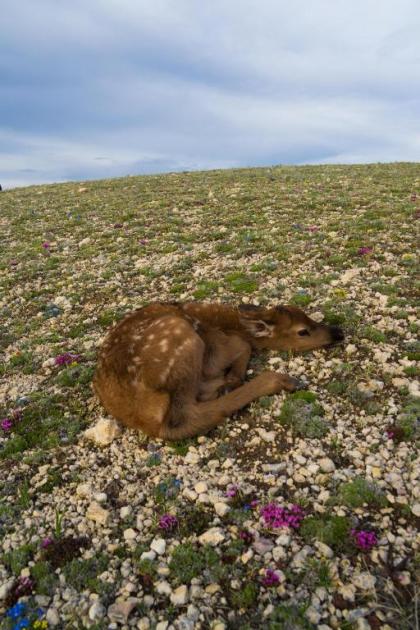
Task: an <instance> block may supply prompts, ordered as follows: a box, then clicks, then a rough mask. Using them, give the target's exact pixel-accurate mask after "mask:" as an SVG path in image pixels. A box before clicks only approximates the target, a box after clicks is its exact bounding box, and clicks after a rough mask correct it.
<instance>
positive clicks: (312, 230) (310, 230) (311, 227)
mask: <svg viewBox="0 0 420 630" xmlns="http://www.w3.org/2000/svg"><path fill="white" fill-rule="evenodd" d="M318 230H319V227H318V226H317V225H310V226H309V227H308V231H309V232H318Z"/></svg>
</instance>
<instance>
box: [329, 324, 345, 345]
mask: <svg viewBox="0 0 420 630" xmlns="http://www.w3.org/2000/svg"><path fill="white" fill-rule="evenodd" d="M330 332H331V337H332V338H333V341H334V342H338V341H343V340H344V332H343V331H342V330H341V328H339V327H338V326H331V328H330Z"/></svg>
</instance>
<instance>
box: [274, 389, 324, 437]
mask: <svg viewBox="0 0 420 630" xmlns="http://www.w3.org/2000/svg"><path fill="white" fill-rule="evenodd" d="M323 413H324V410H323V408H322V407H321V405H320V404H319V403H317V402H316V396H315V394H313V393H312V392H295V393H294V394H292V396H290V397H289V398H288V399H287V400H286V402H285V403H284V404H283V407H282V409H281V412H280V415H279V416H278V420H279V422H280V424H281V425H282V426H284V427H289V428H290V429H292V431H293V433H294V434H295V435H298V436H300V437H307V438H321V437H324V435H326V434H327V433H328V431H329V426H328V424H327V423H326V422H325V420H323V418H322V415H323Z"/></svg>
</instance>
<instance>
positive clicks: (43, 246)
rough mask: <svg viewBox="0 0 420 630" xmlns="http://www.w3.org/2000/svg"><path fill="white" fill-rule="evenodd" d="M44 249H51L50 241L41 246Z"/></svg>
mask: <svg viewBox="0 0 420 630" xmlns="http://www.w3.org/2000/svg"><path fill="white" fill-rule="evenodd" d="M41 247H42V248H43V249H49V248H50V244H49V243H48V241H45V243H42V246H41Z"/></svg>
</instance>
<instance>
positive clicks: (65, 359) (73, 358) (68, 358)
mask: <svg viewBox="0 0 420 630" xmlns="http://www.w3.org/2000/svg"><path fill="white" fill-rule="evenodd" d="M79 360H80V355H78V354H72V353H71V352H65V353H64V354H59V355H58V356H57V357H55V364H56V365H70V364H71V363H77V362H78V361H79Z"/></svg>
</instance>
